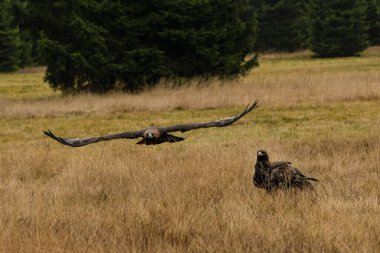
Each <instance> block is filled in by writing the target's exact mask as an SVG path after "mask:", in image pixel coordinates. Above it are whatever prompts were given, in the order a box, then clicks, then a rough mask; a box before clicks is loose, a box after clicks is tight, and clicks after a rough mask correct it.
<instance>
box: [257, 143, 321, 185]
mask: <svg viewBox="0 0 380 253" xmlns="http://www.w3.org/2000/svg"><path fill="white" fill-rule="evenodd" d="M309 180H310V181H316V182H318V180H317V179H315V178H312V177H306V176H304V175H303V174H302V173H301V172H300V171H299V170H298V169H297V168H295V167H293V166H292V164H291V163H290V162H273V163H271V162H270V161H269V156H268V153H267V152H266V151H264V150H259V151H257V161H256V164H255V173H254V174H253V184H254V185H255V186H256V187H258V188H264V189H266V190H267V191H268V192H270V191H271V190H274V189H284V188H298V189H313V185H312V184H311V183H310V182H309Z"/></svg>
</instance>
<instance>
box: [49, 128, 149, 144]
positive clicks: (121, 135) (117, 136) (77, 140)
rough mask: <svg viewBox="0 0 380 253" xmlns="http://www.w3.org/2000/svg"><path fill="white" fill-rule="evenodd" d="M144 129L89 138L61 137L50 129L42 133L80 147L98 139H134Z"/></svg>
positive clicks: (139, 135)
mask: <svg viewBox="0 0 380 253" xmlns="http://www.w3.org/2000/svg"><path fill="white" fill-rule="evenodd" d="M144 131H145V129H144V130H139V131H131V132H123V133H117V134H110V135H105V136H99V137H90V138H83V139H81V138H62V137H58V136H56V135H54V134H53V133H52V132H51V131H50V130H48V131H44V134H46V135H47V136H49V137H50V138H52V139H54V140H56V141H58V142H59V143H62V144H64V145H67V146H70V147H81V146H85V145H88V144H92V143H96V142H99V141H110V140H114V139H135V138H138V137H143V132H144Z"/></svg>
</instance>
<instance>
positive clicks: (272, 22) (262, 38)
mask: <svg viewBox="0 0 380 253" xmlns="http://www.w3.org/2000/svg"><path fill="white" fill-rule="evenodd" d="M253 2H254V4H255V6H256V7H257V8H258V38H257V44H256V45H257V48H258V49H259V50H260V51H288V52H292V51H296V50H299V49H302V48H305V47H306V46H307V39H308V33H307V23H306V14H305V10H306V7H305V1H299V0H298V1H297V0H253Z"/></svg>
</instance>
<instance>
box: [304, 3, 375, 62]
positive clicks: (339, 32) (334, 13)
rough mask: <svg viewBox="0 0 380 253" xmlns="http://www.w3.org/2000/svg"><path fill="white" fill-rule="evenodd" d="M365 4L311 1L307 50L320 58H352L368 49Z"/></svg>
mask: <svg viewBox="0 0 380 253" xmlns="http://www.w3.org/2000/svg"><path fill="white" fill-rule="evenodd" d="M366 11H367V8H366V2H365V0H329V1H324V0H314V1H313V3H312V5H311V12H312V17H311V22H312V24H311V40H310V46H311V50H312V51H313V52H314V53H316V55H317V56H320V57H339V56H355V55H358V54H359V53H360V52H361V51H363V50H364V49H366V48H367V46H368V36H367V29H368V27H367V22H366Z"/></svg>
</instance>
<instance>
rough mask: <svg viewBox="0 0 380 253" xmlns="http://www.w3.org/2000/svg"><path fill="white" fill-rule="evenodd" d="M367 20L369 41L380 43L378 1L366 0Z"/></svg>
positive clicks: (379, 7)
mask: <svg viewBox="0 0 380 253" xmlns="http://www.w3.org/2000/svg"><path fill="white" fill-rule="evenodd" d="M367 22H368V36H369V42H370V44H371V45H372V46H374V45H380V1H379V0H367Z"/></svg>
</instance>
